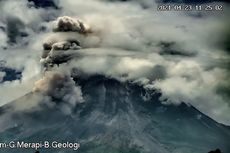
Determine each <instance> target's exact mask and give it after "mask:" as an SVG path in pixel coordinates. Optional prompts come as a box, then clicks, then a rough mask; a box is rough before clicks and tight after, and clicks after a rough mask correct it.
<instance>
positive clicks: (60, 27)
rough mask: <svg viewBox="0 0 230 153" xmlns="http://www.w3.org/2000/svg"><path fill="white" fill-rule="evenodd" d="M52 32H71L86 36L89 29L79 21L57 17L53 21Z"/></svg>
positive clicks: (66, 17)
mask: <svg viewBox="0 0 230 153" xmlns="http://www.w3.org/2000/svg"><path fill="white" fill-rule="evenodd" d="M53 30H54V31H55V32H68V31H72V32H78V33H82V34H86V33H88V32H90V27H89V25H87V24H86V23H84V22H83V21H81V20H80V19H77V18H71V17H68V16H63V17H59V18H58V19H57V20H56V21H55V27H54V29H53Z"/></svg>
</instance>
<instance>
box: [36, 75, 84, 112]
mask: <svg viewBox="0 0 230 153" xmlns="http://www.w3.org/2000/svg"><path fill="white" fill-rule="evenodd" d="M33 92H34V93H40V94H42V95H43V96H45V97H46V96H48V98H50V99H51V101H49V103H51V102H52V101H53V102H54V101H55V103H56V104H57V105H58V104H60V105H61V107H60V108H61V110H62V111H63V112H64V113H65V114H71V112H72V109H73V108H74V107H75V106H76V104H77V103H82V102H83V101H84V100H83V97H82V92H81V89H80V87H79V86H77V85H76V84H75V82H74V81H73V80H72V79H71V77H70V76H68V75H66V74H63V73H61V72H55V71H50V72H49V71H47V72H46V73H45V75H44V76H43V78H42V79H40V80H38V81H36V82H35V84H34V88H33Z"/></svg>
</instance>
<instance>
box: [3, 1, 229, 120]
mask: <svg viewBox="0 0 230 153" xmlns="http://www.w3.org/2000/svg"><path fill="white" fill-rule="evenodd" d="M136 2H137V3H136ZM148 3H151V1H150V0H149V1H148V0H146V1H138V0H136V1H135V2H133V1H132V2H126V3H120V2H116V3H112V2H105V1H102V0H77V1H73V0H66V1H57V5H58V6H60V7H61V10H58V11H57V12H56V13H57V14H58V15H60V16H66V15H68V16H71V17H73V18H80V19H82V21H85V22H86V23H87V24H88V25H89V26H90V30H91V33H88V34H87V35H82V34H79V33H78V32H57V33H53V32H52V31H51V29H50V28H51V27H52V25H53V22H48V23H46V22H45V21H43V16H44V14H45V13H44V10H42V9H35V8H30V9H29V8H28V7H26V3H25V1H22V2H21V1H20V2H18V1H14V3H12V6H10V5H9V4H10V3H7V2H6V3H5V5H2V6H1V8H3V9H1V15H0V20H5V19H6V17H5V16H6V15H9V14H17V15H16V17H18V18H19V19H20V20H22V21H23V23H25V24H26V28H28V27H29V28H28V29H29V30H28V31H29V33H30V34H31V36H30V37H29V39H28V46H27V47H24V48H23V49H24V51H21V52H20V53H17V54H15V51H14V50H8V53H6V52H4V53H3V51H2V52H1V55H2V57H5V59H6V60H7V62H8V63H9V65H11V66H12V67H14V68H18V67H24V68H25V70H24V72H23V78H22V82H17V81H13V82H11V83H9V84H8V85H6V83H3V84H2V85H0V90H2V91H10V90H12V89H15V94H17V96H11V97H12V98H16V97H18V96H19V95H22V93H20V92H21V91H29V88H30V89H31V86H30V85H27V84H31V82H32V81H28V80H30V79H31V78H33V77H34V76H39V75H38V74H41V72H40V71H39V66H38V65H39V64H38V63H36V62H35V63H36V64H35V65H36V66H35V67H36V71H35V72H34V71H33V72H32V70H33V68H31V65H33V64H31V63H24V61H25V59H27V58H28V57H30V59H33V60H36V61H38V56H39V55H41V50H42V44H43V41H45V42H47V43H48V44H52V45H53V44H55V43H58V42H59V43H60V42H66V41H67V40H70V39H71V40H78V41H79V42H80V44H81V47H82V49H81V50H77V51H74V52H68V53H70V55H71V56H73V57H75V59H74V60H73V61H71V62H70V63H69V64H64V65H61V66H60V68H59V69H69V68H73V67H75V68H78V69H80V70H82V71H83V72H85V73H88V74H95V73H99V74H104V75H107V76H111V77H114V78H117V79H120V80H123V81H124V80H127V79H128V80H135V81H138V80H139V81H140V82H142V83H143V85H144V86H145V87H146V88H152V89H154V90H155V89H157V90H160V91H161V92H162V93H163V97H162V99H163V100H164V99H168V100H167V102H168V103H174V104H179V103H180V102H183V101H184V102H187V103H190V104H192V105H194V106H195V107H196V108H198V109H199V110H201V111H202V112H204V113H205V114H207V115H209V116H211V117H212V118H214V119H216V120H217V121H219V122H222V123H226V124H230V122H229V121H230V118H229V116H228V114H229V113H230V106H229V104H230V102H229V100H228V99H227V98H226V97H223V96H222V95H221V94H219V93H217V91H216V90H217V87H218V86H219V85H220V84H224V83H228V81H226V80H228V77H227V76H228V73H229V72H228V70H227V68H225V67H224V66H223V63H222V62H223V61H228V60H229V55H226V54H224V53H223V51H224V50H221V48H218V47H217V46H214V45H213V43H214V42H215V41H216V39H217V38H219V37H218V33H219V31H220V30H221V29H222V28H223V25H224V22H223V21H224V20H223V19H224V18H223V17H221V15H220V14H217V15H213V16H209V15H208V14H207V13H204V17H203V18H202V19H201V18H195V17H191V16H188V15H187V14H186V13H184V12H157V11H155V10H153V8H154V7H155V4H154V3H151V5H150V6H151V7H150V8H149V9H143V6H144V7H145V6H147V5H146V4H148ZM139 4H141V5H139ZM13 6H18V9H15V10H14V9H10V8H12V7H13ZM19 6H20V7H19ZM22 10H25V11H22ZM13 12H14V13H13ZM54 14H55V13H54ZM57 14H56V15H57ZM74 23H75V22H74ZM77 23H78V22H77ZM31 25H33V26H31ZM34 25H35V26H34ZM37 25H46V27H47V28H48V30H47V32H48V33H37V31H36V30H30V29H34V27H36V26H37ZM77 25H78V24H77ZM207 25H208V26H207ZM210 25H212V26H210ZM78 26H79V25H78ZM204 26H205V27H204ZM32 27H33V28H32ZM78 28H79V27H78ZM210 35H211V36H213V37H212V38H210ZM0 37H2V39H3V40H5V36H4V33H3V34H2V36H1V34H0ZM45 38H47V40H48V41H47V40H45ZM162 44H163V46H164V45H166V47H165V48H164V47H163V46H162ZM167 44H173V45H172V46H170V45H169V46H168V47H167ZM52 45H51V46H52ZM23 49H22V50H23ZM166 49H167V51H166ZM175 54H176V55H175ZM31 55H33V56H31ZM11 57H15V58H14V59H13V60H12V59H11ZM32 63H33V62H32ZM37 64H38V65H37ZM59 69H58V70H56V71H59ZM51 78H52V77H51ZM32 80H33V79H32ZM51 80H52V79H51ZM69 82H72V81H69ZM15 84H16V85H17V86H18V88H15ZM45 84H46V85H47V84H49V81H48V82H46V83H45ZM70 84H71V85H72V86H71V88H72V87H73V82H72V83H70ZM19 89H20V90H19ZM23 89H24V90H23ZM47 90H48V89H47ZM47 90H46V91H47ZM0 93H2V92H0ZM4 93H5V92H4ZM71 93H72V92H71ZM9 97H10V96H9V95H5V98H3V100H2V101H3V102H4V103H5V100H6V101H7V98H8V100H9ZM70 97H71V96H70ZM70 97H69V98H67V99H68V100H67V101H72V100H71V98H70Z"/></svg>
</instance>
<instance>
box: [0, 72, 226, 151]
mask: <svg viewBox="0 0 230 153" xmlns="http://www.w3.org/2000/svg"><path fill="white" fill-rule="evenodd" d="M74 81H75V83H76V84H77V85H80V86H81V88H82V93H83V95H84V100H85V101H84V102H83V103H79V104H77V105H76V106H75V107H74V109H73V112H72V114H68V115H67V114H64V113H63V112H62V111H61V110H60V109H59V108H60V107H61V105H62V103H63V102H62V101H58V100H56V101H55V100H54V103H55V105H54V106H52V107H51V106H50V105H49V104H48V103H49V101H46V102H44V101H42V102H39V104H37V105H39V106H32V107H30V108H29V109H26V110H16V109H15V108H18V106H19V105H20V104H23V103H24V105H27V103H25V99H29V102H32V101H35V97H36V94H35V93H28V94H27V95H25V96H24V97H21V98H19V99H17V100H15V101H13V102H11V103H9V104H6V105H4V106H2V107H1V108H0V138H1V141H2V140H4V141H25V142H40V141H45V140H46V141H50V142H51V141H57V140H58V141H60V142H66V141H74V142H78V143H80V148H79V149H78V150H77V151H74V150H71V149H52V148H50V149H44V148H40V149H39V151H40V152H41V153H57V152H63V153H71V152H78V153H102V152H104V153H105V152H107V153H206V152H208V151H210V150H212V149H216V148H220V149H221V151H223V152H224V153H227V152H229V151H230V147H229V146H230V128H229V127H228V126H225V125H223V124H219V123H217V122H216V121H214V120H212V119H211V118H209V117H208V116H206V115H205V114H203V113H201V112H200V111H199V110H197V109H196V108H195V107H193V106H191V105H187V104H185V103H182V104H180V105H178V106H175V105H163V104H162V103H161V102H160V100H159V99H160V97H161V93H159V92H156V91H151V92H150V91H148V90H146V89H144V88H143V87H142V86H140V85H138V84H134V83H131V82H128V81H126V82H120V81H118V80H116V79H113V78H108V77H105V76H101V75H94V76H88V77H78V78H74ZM29 102H28V103H29ZM28 105H29V104H28ZM1 152H3V153H16V152H17V153H18V152H22V153H32V152H35V150H33V149H20V148H17V149H16V148H15V149H9V148H5V149H3V150H1Z"/></svg>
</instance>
